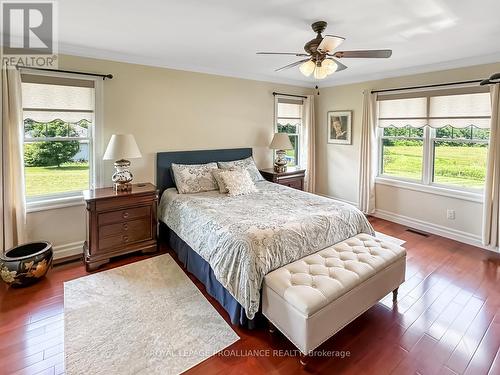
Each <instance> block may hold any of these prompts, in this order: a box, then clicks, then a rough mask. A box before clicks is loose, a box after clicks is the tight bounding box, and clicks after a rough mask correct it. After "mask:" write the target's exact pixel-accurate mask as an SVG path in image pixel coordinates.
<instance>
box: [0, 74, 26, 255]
mask: <svg viewBox="0 0 500 375" xmlns="http://www.w3.org/2000/svg"><path fill="white" fill-rule="evenodd" d="M1 137H2V142H1V146H0V147H1V156H0V157H1V163H0V180H1V185H2V186H1V187H2V188H1V191H0V198H1V199H0V211H1V213H2V215H1V216H0V221H1V228H2V232H1V238H0V242H1V244H0V245H1V248H2V251H5V250H8V249H9V248H11V247H13V246H16V245H18V244H20V243H23V242H25V241H26V234H25V228H26V225H25V224H26V207H25V198H24V168H23V116H22V105H21V74H20V73H19V71H18V70H17V69H16V68H13V67H6V66H4V67H3V68H2V124H1Z"/></svg>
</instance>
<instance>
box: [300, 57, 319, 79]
mask: <svg viewBox="0 0 500 375" xmlns="http://www.w3.org/2000/svg"><path fill="white" fill-rule="evenodd" d="M315 67H316V64H315V63H314V61H312V60H309V61H306V62H305V63H303V64H301V65H300V66H299V70H300V72H301V73H302V74H303V75H305V76H306V77H309V76H310V75H311V74H312V72H314V68H315Z"/></svg>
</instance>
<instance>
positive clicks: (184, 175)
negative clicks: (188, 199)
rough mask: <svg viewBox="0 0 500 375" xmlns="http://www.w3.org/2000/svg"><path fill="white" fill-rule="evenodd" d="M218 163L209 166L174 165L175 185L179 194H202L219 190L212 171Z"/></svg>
mask: <svg viewBox="0 0 500 375" xmlns="http://www.w3.org/2000/svg"><path fill="white" fill-rule="evenodd" d="M214 169H217V163H208V164H175V163H172V172H173V174H174V180H175V185H176V186H177V190H178V191H179V194H189V193H200V192H202V191H210V190H217V183H216V182H215V179H214V177H213V175H212V171H213V170H214Z"/></svg>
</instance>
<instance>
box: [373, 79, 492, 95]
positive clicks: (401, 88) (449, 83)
mask: <svg viewBox="0 0 500 375" xmlns="http://www.w3.org/2000/svg"><path fill="white" fill-rule="evenodd" d="M482 81H483V80H482V79H474V80H471V81H458V82H447V83H436V84H433V85H423V86H409V87H400V88H393V89H383V90H372V91H371V93H372V94H374V93H376V92H390V91H401V90H415V89H427V88H432V87H445V86H454V85H465V84H467V83H480V82H482Z"/></svg>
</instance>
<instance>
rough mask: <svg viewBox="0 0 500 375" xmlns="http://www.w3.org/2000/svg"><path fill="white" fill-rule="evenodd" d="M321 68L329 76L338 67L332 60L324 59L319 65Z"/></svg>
mask: <svg viewBox="0 0 500 375" xmlns="http://www.w3.org/2000/svg"><path fill="white" fill-rule="evenodd" d="M321 67H322V68H325V69H326V74H327V75H330V74H332V73H334V72H335V71H336V70H337V68H338V65H337V63H336V62H335V61H333V60H332V59H324V60H323V62H322V63H321Z"/></svg>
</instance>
